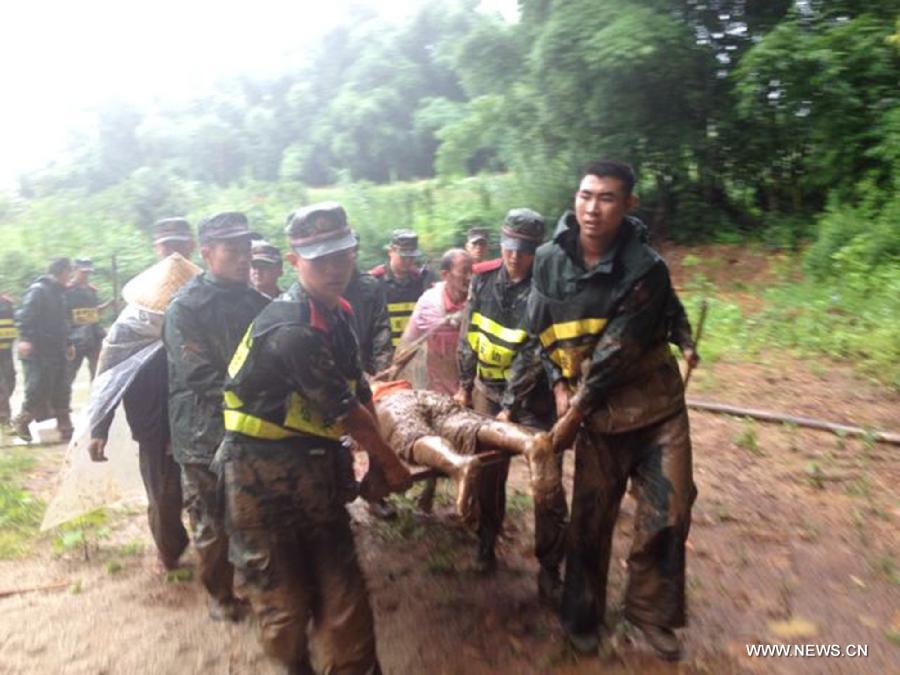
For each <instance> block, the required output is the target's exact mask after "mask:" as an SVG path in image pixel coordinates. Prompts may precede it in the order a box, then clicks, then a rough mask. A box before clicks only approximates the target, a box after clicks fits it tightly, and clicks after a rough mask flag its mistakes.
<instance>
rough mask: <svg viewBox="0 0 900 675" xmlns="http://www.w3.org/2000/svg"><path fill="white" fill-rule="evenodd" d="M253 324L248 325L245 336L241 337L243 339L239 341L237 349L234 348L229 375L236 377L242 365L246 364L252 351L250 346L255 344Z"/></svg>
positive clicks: (229, 365)
mask: <svg viewBox="0 0 900 675" xmlns="http://www.w3.org/2000/svg"><path fill="white" fill-rule="evenodd" d="M252 332H253V324H252V323H251V324H250V325H249V326H248V327H247V332H246V333H244V337H243V338H241V341H240V342H239V343H238V346H237V349H235V350H234V355H233V356H232V357H231V363H229V364H228V377H234V376H235V375H237V374H238V371H240V369H241V366H243V365H244V361H246V360H247V354H249V353H250V347H251V346H253V335H252Z"/></svg>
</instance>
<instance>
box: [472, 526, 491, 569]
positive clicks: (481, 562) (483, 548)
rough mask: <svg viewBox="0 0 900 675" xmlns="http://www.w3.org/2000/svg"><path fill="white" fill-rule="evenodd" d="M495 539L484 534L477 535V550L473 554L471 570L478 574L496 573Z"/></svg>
mask: <svg viewBox="0 0 900 675" xmlns="http://www.w3.org/2000/svg"><path fill="white" fill-rule="evenodd" d="M496 541H497V537H496V536H494V535H492V534H488V533H486V532H479V533H478V550H477V551H476V553H475V564H474V565H473V569H474V570H475V571H476V572H477V573H478V574H493V573H494V572H496V571H497V552H496V551H495V550H494V549H495V543H496Z"/></svg>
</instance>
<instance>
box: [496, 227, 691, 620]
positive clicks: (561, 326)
mask: <svg viewBox="0 0 900 675" xmlns="http://www.w3.org/2000/svg"><path fill="white" fill-rule="evenodd" d="M578 233H579V228H578V224H577V221H576V220H575V216H574V214H573V213H566V214H565V215H564V216H563V217H562V218H561V219H560V223H559V226H558V228H557V231H556V234H555V236H554V239H553V240H552V241H551V242H549V243H547V244H545V245H544V246H542V247H541V248H540V249H538V253H537V258H536V260H535V266H534V287H533V290H532V293H531V295H530V296H529V303H528V319H527V321H528V330H529V333H530V334H531V335H532V336H534V337H536V338H537V339H538V340H539V341H540V345H541V350H542V355H543V359H544V363H545V366H546V370H547V374H548V378H549V380H550V382H551V383H553V384H555V383H556V382H558V381H560V380H565V381H566V382H567V383H569V384H570V385H576V384H580V385H581V389H580V393H579V394H578V395H577V396H575V397H573V399H572V402H571V404H572V405H573V406H576V407H577V408H578V409H579V410H580V411H582V412H583V413H584V414H585V416H586V417H585V421H584V423H583V425H582V428H581V430H580V431H579V433H578V436H577V439H576V442H575V484H574V495H573V501H572V517H571V525H570V527H569V534H568V541H567V547H566V578H565V586H564V596H563V605H562V619H563V623H564V625H565V627H566V629H567V630H568V631H569V632H570V633H571V634H574V635H589V634H594V635H596V631H597V629H598V627H599V624H600V623H601V622H602V620H603V616H604V610H605V606H606V579H607V573H608V568H609V557H610V550H611V544H612V535H613V529H614V526H615V522H616V518H617V516H618V510H619V503H620V501H621V498H622V496H623V494H624V492H625V488H626V484H627V481H628V479H629V478H630V479H631V480H632V485H633V488H632V489H633V490H634V492H635V494H636V497H637V501H638V509H637V513H636V515H635V523H636V525H635V533H634V539H633V543H632V549H631V553H630V555H629V558H628V568H629V574H630V578H629V582H628V588H627V591H626V597H625V613H626V616H627V617H628V618H629V619H631V620H634V621H636V622H638V623H642V624H650V625H655V626H662V627H665V628H673V627H677V626H681V625H683V624H684V621H685V602H684V571H685V555H684V543H685V540H686V538H687V535H688V529H689V527H690V512H691V505H692V504H693V501H694V499H695V497H696V489H695V487H694V483H693V478H692V469H691V445H690V437H689V430H688V419H687V412H686V409H685V404H684V388H683V385H682V381H681V377H680V374H679V372H678V366H677V364H676V362H675V359H674V358H673V356H672V355H671V353H670V352H669V347H668V344H667V340H668V339H669V338H670V337H671V335H672V324H671V319H672V312H671V308H672V304H671V298H672V297H673V292H672V287H671V283H670V280H669V272H668V269H667V268H666V265H665V263H664V262H663V260H662V259H661V258H660V257H659V255H658V254H657V253H656V252H655V251H654V250H653V249H651V248H650V247H649V246H648V245H647V244H646V243H644V242H643V241H642V240H641V237H640V235H639V233H638V231H637V230H636V228H635V227H634V226H633V224H632V223H631V222H630V221H627V220H626V221H625V222H623V224H622V225H621V227H620V230H619V234H618V237H617V239H616V240H615V242H614V244H613V246H612V248H611V250H610V251H609V252H608V253H607V255H606V256H604V258H602V259H601V260H600V261H599V262H598V263H597V265H596V266H595V267H593V268H592V269H585V267H584V264H583V262H582V260H583V259H582V255H581V251H580V244H579V241H578ZM585 359H587V364H585V366H586V368H584V369H583V363H582V362H583V361H584V360H585ZM513 370H514V373H513V380H514V381H515V380H516V378H517V377H519V367H518V363H516V364H515V365H514V369H513ZM582 373H586V374H584V375H582Z"/></svg>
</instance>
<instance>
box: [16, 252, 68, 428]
mask: <svg viewBox="0 0 900 675" xmlns="http://www.w3.org/2000/svg"><path fill="white" fill-rule="evenodd" d="M71 275H72V261H71V260H69V259H68V258H55V259H54V260H53V261H52V262H51V263H50V265H49V267H48V268H47V274H44V275H42V276H40V277H38V278H37V280H36V281H35V282H34V283H33V284H31V286H29V288H28V290H27V291H25V295H24V296H23V297H22V304H21V305H20V306H19V309H18V310H17V311H16V317H15V320H16V328H17V329H18V334H19V343H18V346H17V351H18V354H19V359H20V360H21V361H22V369H23V371H24V375H25V401H24V402H23V403H22V410H21V411H20V412H19V414H18V415H16V417H15V418H14V419H13V421H12V424H13V431H14V432H15V433H16V435H17V436H19V438H22V439H24V440H26V441H31V432H30V431H29V430H28V425H29V424H30V423H31V422H32V421H34V420H36V421H38V422H40V421H41V420H45V419H49V418H51V417H55V418H56V428H57V429H58V430H59V434H60V436H61V438H62V439H63V440H64V441H68V440H69V439H71V438H72V420H71V418H70V416H69V396H70V393H71V389H70V387H69V383H68V378H67V374H66V361H67V360H71V359H72V358H73V356H74V350H73V348H72V345H71V343H70V342H69V321H68V312H67V311H66V300H65V289H66V286H67V285H68V283H69V278H70V277H71Z"/></svg>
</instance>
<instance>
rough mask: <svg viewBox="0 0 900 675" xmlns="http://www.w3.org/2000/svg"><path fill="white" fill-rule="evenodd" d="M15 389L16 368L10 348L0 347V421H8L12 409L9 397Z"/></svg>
mask: <svg viewBox="0 0 900 675" xmlns="http://www.w3.org/2000/svg"><path fill="white" fill-rule="evenodd" d="M15 389H16V368H15V366H14V365H13V358H12V349H0V423H5V422H9V418H10V417H12V411H11V410H10V409H9V399H10V398H12V395H13V392H14V391H15Z"/></svg>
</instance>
